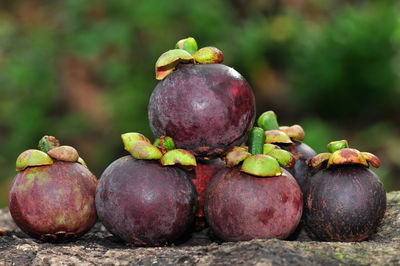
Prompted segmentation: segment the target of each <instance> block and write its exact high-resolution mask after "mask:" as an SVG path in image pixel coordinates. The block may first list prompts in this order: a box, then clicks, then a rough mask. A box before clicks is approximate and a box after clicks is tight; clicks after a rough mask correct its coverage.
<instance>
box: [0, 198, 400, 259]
mask: <svg viewBox="0 0 400 266" xmlns="http://www.w3.org/2000/svg"><path fill="white" fill-rule="evenodd" d="M387 196H388V206H387V211H386V215H385V218H384V221H383V223H382V225H381V226H380V227H379V228H378V231H377V232H376V234H374V235H373V236H372V237H371V239H369V240H368V241H363V242H358V243H340V242H319V241H313V240H311V239H310V238H309V237H308V235H307V233H306V232H305V231H304V230H300V232H299V234H298V235H296V236H295V237H292V238H293V239H294V240H290V241H288V240H286V241H282V240H276V239H271V240H252V241H245V242H238V243H231V242H230V243H219V242H217V241H216V240H215V239H214V238H213V237H212V235H210V234H209V232H208V230H207V229H205V230H203V231H202V232H199V233H195V234H193V235H192V236H191V237H190V238H189V239H187V240H186V241H184V242H182V243H180V244H177V245H176V246H169V247H152V248H144V247H131V246H128V245H125V244H124V243H121V242H120V241H118V240H117V239H116V238H115V237H113V236H112V235H111V234H110V233H108V232H107V231H106V230H105V228H104V226H102V225H101V224H100V223H97V224H96V225H95V227H94V228H93V229H92V230H91V231H90V232H89V233H87V234H86V235H85V236H83V237H81V238H80V239H78V240H77V241H75V242H69V243H58V244H54V243H43V242H40V241H38V240H35V239H32V238H30V237H28V236H27V235H26V234H24V233H22V232H21V231H20V230H19V229H18V228H17V227H16V226H15V224H14V223H13V221H12V219H11V216H10V214H9V212H8V210H7V209H4V210H1V211H0V228H1V229H2V230H3V231H4V235H3V236H0V265H27V264H30V265H128V264H130V265H132V264H135V265H177V264H189V265H192V264H196V265H230V264H234V265H237V264H246V265H281V264H284V265H331V264H345V265H347V264H352V265H360V264H369V265H399V264H400V191H399V192H391V193H388V194H387ZM0 232H1V230H0ZM0 235H1V233H0Z"/></svg>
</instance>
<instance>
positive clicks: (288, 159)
mask: <svg viewBox="0 0 400 266" xmlns="http://www.w3.org/2000/svg"><path fill="white" fill-rule="evenodd" d="M267 155H269V156H271V157H272V158H275V159H276V160H277V161H278V163H279V164H280V165H282V166H283V167H286V168H293V167H294V165H295V164H296V158H294V156H293V154H291V153H290V152H288V151H285V150H282V149H280V148H278V149H273V150H271V151H270V152H268V153H267Z"/></svg>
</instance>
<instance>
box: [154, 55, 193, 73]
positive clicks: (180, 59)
mask: <svg viewBox="0 0 400 266" xmlns="http://www.w3.org/2000/svg"><path fill="white" fill-rule="evenodd" d="M179 63H194V58H193V56H192V55H191V54H189V53H188V52H187V51H185V50H182V49H173V50H169V51H167V52H165V53H163V54H162V55H161V56H160V57H159V58H158V60H157V62H156V79H158V80H163V79H164V78H165V77H166V76H168V75H169V74H171V72H172V71H174V69H175V67H176V66H177V65H178V64H179Z"/></svg>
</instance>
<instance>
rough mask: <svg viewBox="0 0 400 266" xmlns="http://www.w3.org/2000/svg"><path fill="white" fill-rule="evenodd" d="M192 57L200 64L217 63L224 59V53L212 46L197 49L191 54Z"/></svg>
mask: <svg viewBox="0 0 400 266" xmlns="http://www.w3.org/2000/svg"><path fill="white" fill-rule="evenodd" d="M193 58H194V60H195V61H196V62H197V63H200V64H219V63H222V61H224V55H223V54H222V52H221V50H219V49H218V48H215V47H212V46H208V47H203V48H201V49H199V50H198V51H197V52H195V53H194V54H193Z"/></svg>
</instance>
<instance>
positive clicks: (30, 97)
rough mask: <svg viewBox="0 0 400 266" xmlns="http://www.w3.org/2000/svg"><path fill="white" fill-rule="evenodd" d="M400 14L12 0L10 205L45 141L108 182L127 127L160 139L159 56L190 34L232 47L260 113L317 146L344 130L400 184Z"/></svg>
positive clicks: (339, 7) (5, 153)
mask: <svg viewBox="0 0 400 266" xmlns="http://www.w3.org/2000/svg"><path fill="white" fill-rule="evenodd" d="M399 18H400V8H399V6H398V3H397V2H396V1H386V0H385V1H379V2H378V1H372V0H370V1H333V0H324V1H300V2H299V1H254V0H249V1H239V0H230V1H228V0H212V1H211V0H204V1H184V0H173V1H156V0H147V1H128V0H121V1H111V0H103V1H88V0H64V1H45V0H32V1H28V0H15V1H7V2H4V3H0V69H1V71H0V184H1V190H0V196H1V197H0V207H2V206H5V205H6V203H7V192H8V189H9V186H10V183H11V180H12V178H13V176H14V175H15V170H14V167H15V159H16V157H17V156H18V154H19V153H21V152H22V151H24V150H26V149H29V148H34V147H35V146H36V143H37V141H38V140H39V139H40V138H41V137H42V135H46V134H48V135H54V136H57V137H58V138H59V139H60V141H61V142H62V143H64V144H69V145H74V146H75V147H76V148H77V149H78V151H80V154H81V156H82V157H84V158H85V160H86V161H87V163H88V165H89V167H90V168H91V170H92V171H93V172H94V173H95V174H96V175H97V176H100V174H101V173H102V171H103V170H104V169H105V167H106V166H107V165H108V164H109V163H111V162H112V161H113V160H115V159H116V158H118V156H120V155H121V154H123V149H122V144H121V140H120V137H119V135H120V134H121V133H124V132H128V131H138V132H141V133H143V134H145V135H147V136H151V131H150V128H149V125H148V120H147V103H148V99H149V97H150V94H151V92H152V89H153V88H154V87H155V85H156V83H157V82H156V80H155V78H154V63H155V61H156V60H157V58H158V56H159V55H161V53H163V52H164V51H166V50H168V49H172V48H173V47H174V45H175V43H176V41H177V40H179V39H181V38H185V37H188V36H192V37H194V38H196V39H197V41H198V43H199V46H200V47H202V46H209V45H211V46H216V47H218V48H219V49H221V50H222V51H223V52H224V57H225V62H224V63H225V64H227V65H229V66H233V67H235V68H236V69H237V70H238V71H239V72H241V73H242V74H243V76H245V77H246V78H247V80H248V81H249V83H250V84H251V85H252V87H253V89H254V92H255V95H256V98H257V112H258V114H260V113H262V112H263V111H266V110H269V109H273V110H274V111H275V112H276V113H277V114H278V116H279V120H280V122H281V124H282V125H284V124H294V123H299V124H302V125H303V127H304V128H305V131H306V134H307V136H306V142H307V143H308V144H310V145H311V146H312V147H314V148H315V149H316V150H317V151H318V152H323V151H325V149H326V148H325V146H326V144H327V143H328V142H329V141H331V140H333V139H343V138H347V139H348V140H349V141H350V145H351V146H353V147H357V148H359V149H360V150H363V151H367V150H368V151H370V152H375V153H376V154H377V155H378V156H380V157H381V159H382V161H383V166H382V167H381V168H380V169H378V170H377V172H378V173H379V174H380V176H381V178H382V179H383V181H384V183H385V186H386V189H387V190H393V189H399V188H400V179H399V172H400V159H399V158H400V152H399V151H400V140H399V122H400V119H399V118H400V116H399V114H400V105H399V104H398V99H399V94H400V87H399V81H400V63H399V62H400V53H399V51H400V49H399V48H400V47H399V45H400V19H399Z"/></svg>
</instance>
